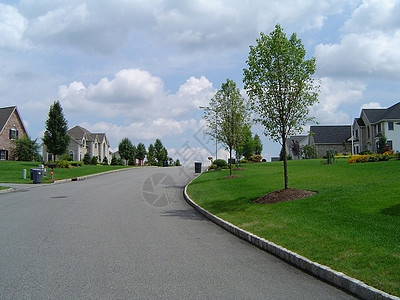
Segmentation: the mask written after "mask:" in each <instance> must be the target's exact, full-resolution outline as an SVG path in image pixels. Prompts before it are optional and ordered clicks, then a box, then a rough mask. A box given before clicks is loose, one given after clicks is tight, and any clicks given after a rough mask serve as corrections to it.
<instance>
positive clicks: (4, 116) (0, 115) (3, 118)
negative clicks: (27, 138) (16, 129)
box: [0, 106, 28, 134]
mask: <svg viewBox="0 0 400 300" xmlns="http://www.w3.org/2000/svg"><path fill="white" fill-rule="evenodd" d="M14 111H15V112H16V114H17V117H18V118H19V120H20V122H21V125H22V128H23V129H24V131H25V133H26V134H28V131H27V130H26V128H25V124H24V122H23V121H22V118H21V116H20V114H19V112H18V109H17V107H16V106H9V107H2V108H0V132H1V131H3V129H4V126H6V124H7V122H8V120H9V119H10V117H11V115H12V114H13V112H14Z"/></svg>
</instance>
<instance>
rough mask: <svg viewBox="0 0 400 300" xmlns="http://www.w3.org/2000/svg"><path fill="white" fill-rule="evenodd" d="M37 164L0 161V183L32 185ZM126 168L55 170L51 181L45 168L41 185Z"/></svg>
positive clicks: (105, 167)
mask: <svg viewBox="0 0 400 300" xmlns="http://www.w3.org/2000/svg"><path fill="white" fill-rule="evenodd" d="M38 165H39V163H37V162H19V161H0V182H2V183H32V180H30V178H29V177H30V169H31V168H37V167H38ZM123 168H128V167H125V166H103V165H84V166H82V167H73V168H69V169H63V168H55V169H54V175H53V180H52V179H51V176H50V169H49V168H47V176H45V177H43V179H42V183H52V182H53V181H54V180H61V179H68V178H75V177H81V176H86V175H91V174H97V173H102V172H107V171H111V170H118V169H123ZM23 169H26V179H22V170H23Z"/></svg>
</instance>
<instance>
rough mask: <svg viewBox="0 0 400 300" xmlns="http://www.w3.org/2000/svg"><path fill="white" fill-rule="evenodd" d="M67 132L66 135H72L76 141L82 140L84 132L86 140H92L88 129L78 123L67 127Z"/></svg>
mask: <svg viewBox="0 0 400 300" xmlns="http://www.w3.org/2000/svg"><path fill="white" fill-rule="evenodd" d="M67 133H68V135H69V136H70V137H72V138H73V139H75V140H77V141H80V140H82V138H83V136H84V135H85V133H86V136H87V140H89V141H93V140H94V139H93V137H92V133H91V132H90V131H88V130H87V129H85V128H83V127H80V126H78V125H77V126H75V127H72V128H71V129H69V130H68V131H67Z"/></svg>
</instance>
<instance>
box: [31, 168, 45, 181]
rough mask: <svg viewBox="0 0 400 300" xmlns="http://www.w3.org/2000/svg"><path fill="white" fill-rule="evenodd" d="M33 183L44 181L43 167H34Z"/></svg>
mask: <svg viewBox="0 0 400 300" xmlns="http://www.w3.org/2000/svg"><path fill="white" fill-rule="evenodd" d="M32 177H33V179H32V180H33V183H35V184H37V183H42V177H43V171H42V170H41V169H33V174H32Z"/></svg>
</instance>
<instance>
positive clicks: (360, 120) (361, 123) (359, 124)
mask: <svg viewBox="0 0 400 300" xmlns="http://www.w3.org/2000/svg"><path fill="white" fill-rule="evenodd" d="M356 122H357V124H358V126H365V123H364V121H363V119H361V118H356Z"/></svg>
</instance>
